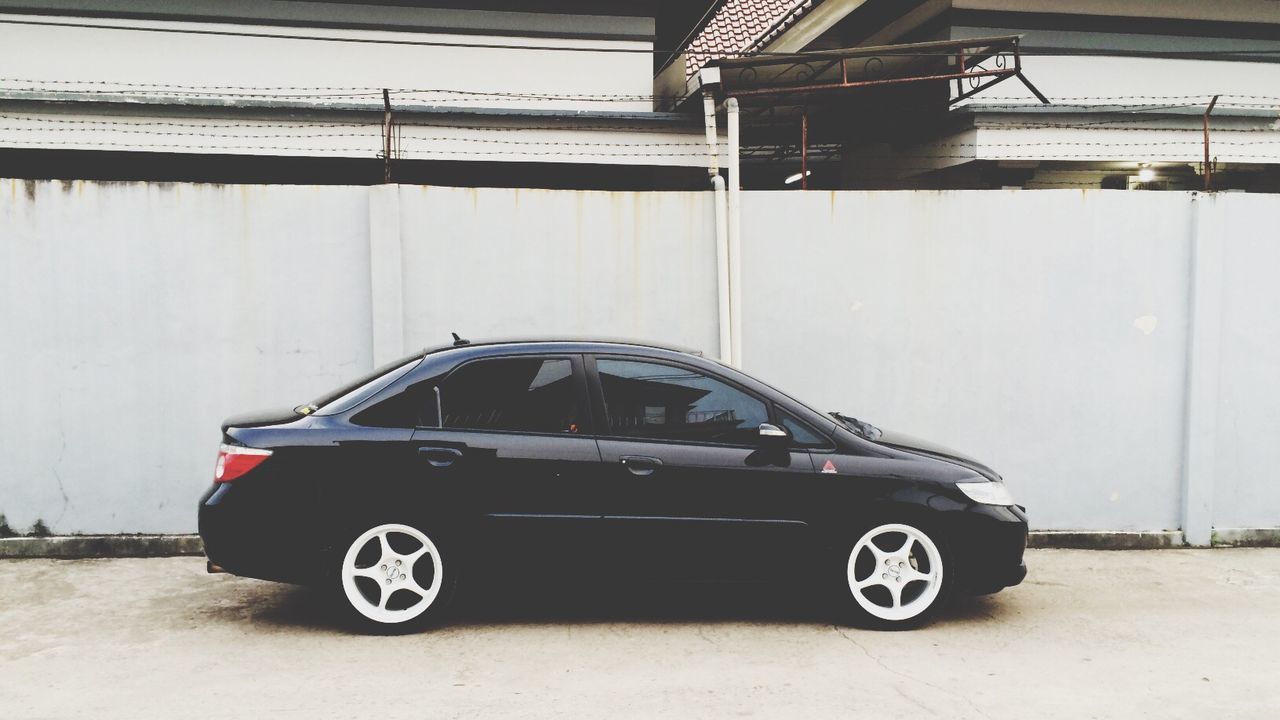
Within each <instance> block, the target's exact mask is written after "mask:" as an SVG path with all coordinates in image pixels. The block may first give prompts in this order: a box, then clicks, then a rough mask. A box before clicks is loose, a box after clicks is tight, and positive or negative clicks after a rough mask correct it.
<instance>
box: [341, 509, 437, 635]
mask: <svg viewBox="0 0 1280 720" xmlns="http://www.w3.org/2000/svg"><path fill="white" fill-rule="evenodd" d="M338 584H339V590H340V597H341V600H342V603H343V605H344V607H345V608H346V609H347V610H348V613H347V614H348V616H349V617H350V619H351V620H353V621H354V622H355V623H356V624H357V625H359V626H361V627H362V628H363V629H366V630H372V631H375V632H407V631H410V630H416V629H420V628H422V627H424V626H426V625H429V624H431V623H433V622H435V621H436V620H437V619H438V618H439V617H440V615H441V613H442V612H443V610H444V608H445V606H446V605H447V604H448V601H449V599H450V596H451V595H452V591H453V585H454V583H453V575H452V569H451V568H448V567H446V565H445V562H444V556H443V554H442V552H441V549H440V545H439V544H438V541H437V540H436V539H433V538H432V537H431V536H430V535H428V534H427V532H425V531H424V530H423V529H421V528H419V527H417V524H410V523H399V522H391V523H376V524H374V523H370V524H367V525H366V526H364V527H363V528H362V529H360V530H358V531H356V532H354V533H352V534H351V536H350V537H349V541H348V542H347V543H346V544H345V550H344V551H343V552H342V554H341V565H340V566H339V571H338Z"/></svg>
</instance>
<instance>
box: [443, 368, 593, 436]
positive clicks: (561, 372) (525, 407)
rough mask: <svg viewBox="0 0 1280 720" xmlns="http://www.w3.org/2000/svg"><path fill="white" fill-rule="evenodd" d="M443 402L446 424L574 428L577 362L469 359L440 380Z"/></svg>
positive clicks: (566, 430)
mask: <svg viewBox="0 0 1280 720" xmlns="http://www.w3.org/2000/svg"><path fill="white" fill-rule="evenodd" d="M431 399H433V398H431ZM440 405H441V408H442V409H443V411H444V422H443V425H444V427H446V428H464V429H471V430H509V431H517V432H540V433H576V432H578V425H579V423H580V422H581V419H580V416H579V412H580V410H579V408H580V403H579V402H578V386H577V382H576V380H575V379H574V375H573V364H572V363H571V362H570V361H569V360H568V359H565V358H533V357H530V358H495V359H492V360H477V361H474V362H470V363H467V364H466V365H463V366H462V367H460V368H458V369H457V370H455V371H454V372H453V373H452V374H450V375H449V376H448V377H447V378H445V380H444V382H443V383H441V384H440Z"/></svg>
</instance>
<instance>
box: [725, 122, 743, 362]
mask: <svg viewBox="0 0 1280 720" xmlns="http://www.w3.org/2000/svg"><path fill="white" fill-rule="evenodd" d="M724 107H725V125H726V129H727V130H728V131H729V337H730V353H731V355H732V356H733V364H734V365H735V366H737V367H742V180H741V175H740V166H739V158H738V148H739V135H738V100H737V98H729V99H728V100H726V101H725V103H724Z"/></svg>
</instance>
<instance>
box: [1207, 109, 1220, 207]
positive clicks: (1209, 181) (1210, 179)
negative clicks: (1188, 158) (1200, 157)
mask: <svg viewBox="0 0 1280 720" xmlns="http://www.w3.org/2000/svg"><path fill="white" fill-rule="evenodd" d="M1219 97H1221V95H1214V96H1213V99H1212V100H1210V101H1209V107H1208V108H1206V109H1205V111H1204V191H1205V192H1212V191H1213V166H1211V165H1210V164H1209V113H1211V112H1213V106H1214V105H1217V104H1218V98H1219Z"/></svg>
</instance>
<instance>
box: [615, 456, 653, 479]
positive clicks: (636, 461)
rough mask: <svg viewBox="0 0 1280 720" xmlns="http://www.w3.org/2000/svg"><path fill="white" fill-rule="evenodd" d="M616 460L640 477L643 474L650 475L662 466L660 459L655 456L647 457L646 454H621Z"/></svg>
mask: <svg viewBox="0 0 1280 720" xmlns="http://www.w3.org/2000/svg"><path fill="white" fill-rule="evenodd" d="M618 461H619V462H621V463H622V466H623V467H625V468H626V469H627V470H628V471H630V473H631V474H632V475H639V476H641V477H644V476H645V475H652V474H653V471H654V470H657V469H658V468H659V467H661V466H662V460H660V459H658V458H656V457H649V456H647V455H623V456H622V457H620V458H618Z"/></svg>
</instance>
